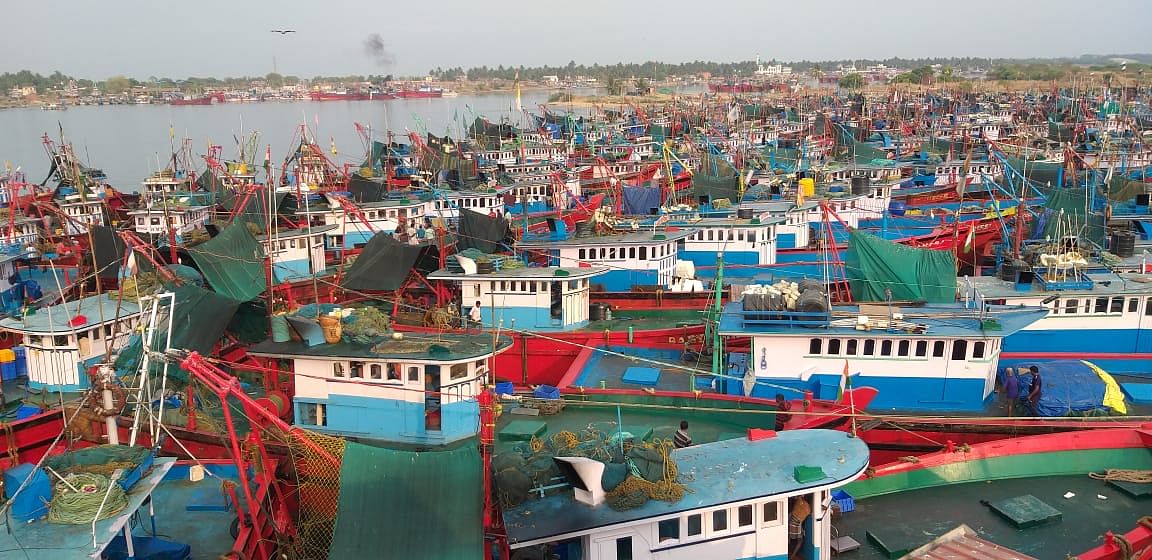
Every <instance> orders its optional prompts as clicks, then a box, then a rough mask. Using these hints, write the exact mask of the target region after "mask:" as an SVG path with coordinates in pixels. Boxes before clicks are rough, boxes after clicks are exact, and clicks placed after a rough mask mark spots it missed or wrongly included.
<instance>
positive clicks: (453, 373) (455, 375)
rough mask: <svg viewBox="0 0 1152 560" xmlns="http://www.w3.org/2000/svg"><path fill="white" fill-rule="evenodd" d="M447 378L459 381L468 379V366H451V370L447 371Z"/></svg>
mask: <svg viewBox="0 0 1152 560" xmlns="http://www.w3.org/2000/svg"><path fill="white" fill-rule="evenodd" d="M448 372H449V373H448V377H449V378H450V379H461V378H464V377H468V364H452V368H451V369H449V370H448Z"/></svg>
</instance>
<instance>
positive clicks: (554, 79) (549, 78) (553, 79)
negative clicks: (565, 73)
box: [540, 76, 560, 84]
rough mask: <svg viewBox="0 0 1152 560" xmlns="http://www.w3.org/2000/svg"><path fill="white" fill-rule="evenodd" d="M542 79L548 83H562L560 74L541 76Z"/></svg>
mask: <svg viewBox="0 0 1152 560" xmlns="http://www.w3.org/2000/svg"><path fill="white" fill-rule="evenodd" d="M540 81H541V82H544V83H546V84H558V83H560V76H541V77H540Z"/></svg>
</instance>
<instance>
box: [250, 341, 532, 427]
mask: <svg viewBox="0 0 1152 560" xmlns="http://www.w3.org/2000/svg"><path fill="white" fill-rule="evenodd" d="M308 321H310V322H311V323H310V326H309V323H308ZM290 322H291V324H292V325H293V327H294V328H297V329H298V330H299V331H301V335H302V337H303V338H304V339H305V340H309V339H312V337H313V336H315V335H316V334H317V333H318V332H319V326H318V325H316V322H315V321H314V320H294V321H290ZM310 330H315V331H316V332H310ZM319 337H320V338H319V340H320V342H321V344H317V345H313V346H305V343H302V342H295V341H289V342H273V341H271V340H266V341H264V342H260V343H257V344H255V345H253V346H251V347H250V348H249V349H248V353H249V354H250V355H252V356H256V357H260V358H269V359H273V360H275V361H276V363H277V364H278V366H279V367H280V368H281V369H282V370H286V372H287V373H289V374H290V375H292V377H293V381H294V383H295V394H294V396H293V410H294V417H295V424H296V425H297V426H301V427H303V428H307V429H309V430H315V431H317V432H321V433H326V434H332V435H338V436H351V437H363V438H370V439H379V440H384V441H390V442H402V443H412V444H446V443H451V442H454V441H459V440H462V439H465V438H469V437H474V436H475V435H476V433H477V431H478V427H479V422H478V418H479V413H480V408H479V405H478V404H477V402H476V395H478V394H479V393H480V391H481V390H483V387H484V385H485V384H487V383H490V382H491V379H490V378H491V375H490V373H489V362H490V359H491V358H492V357H493V356H494V355H495V354H499V353H500V352H503V351H504V350H506V349H508V347H509V346H510V345H511V341H510V340H509V339H507V338H501V339H499V340H498V341H497V342H496V343H495V346H496V348H495V351H494V350H493V340H492V335H491V334H488V333H485V334H476V335H461V334H440V335H438V336H437V337H433V338H428V339H426V338H424V337H419V336H416V335H414V336H413V338H412V339H411V340H409V339H408V338H406V337H404V336H403V335H399V336H395V337H389V338H384V339H381V340H378V341H376V342H374V343H371V344H360V343H353V342H342V343H339V344H326V343H322V342H323V335H322V334H320V335H319Z"/></svg>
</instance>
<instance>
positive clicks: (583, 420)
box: [496, 396, 774, 450]
mask: <svg viewBox="0 0 1152 560" xmlns="http://www.w3.org/2000/svg"><path fill="white" fill-rule="evenodd" d="M614 400H620V401H621V402H613V401H609V400H607V399H606V398H603V397H602V396H596V397H591V396H590V397H589V398H588V399H587V402H583V403H580V402H573V401H572V400H570V399H569V400H566V401H565V403H566V405H565V407H564V409H563V410H562V411H561V412H560V413H559V414H554V415H544V414H541V415H539V416H530V415H522V414H517V413H516V412H515V408H516V406H515V405H514V404H508V403H505V404H504V413H503V414H502V415H501V416H500V418H498V419H497V421H496V447H497V449H498V450H499V449H508V448H511V447H515V446H517V445H521V444H523V443H524V439H520V437H523V438H525V439H528V438H529V434H535V435H536V437H538V438H540V439H545V440H547V439H551V438H552V437H553V436H555V435H556V434H558V433H560V432H562V431H570V432H572V433H574V434H577V435H579V436H581V437H583V434H585V433H587V432H588V431H590V430H595V431H597V432H600V433H601V434H605V435H606V436H609V437H610V436H611V435H612V434H615V433H616V432H617V431H618V430H619V428H618V427H617V426H618V420H617V418H619V419H620V421H621V422H622V423H623V431H624V432H628V433H631V434H632V435H633V436H634V437H638V438H641V439H645V440H649V441H651V440H655V439H671V438H672V436H673V434H675V433H676V430H677V429H678V428H679V427H680V421H681V420H687V421H688V433H689V434H690V435H691V436H692V441H693V443H696V444H701V443H711V442H714V441H723V440H728V439H734V438H740V437H746V436H747V434H748V428H772V427H773V422H774V416H773V414H772V413H771V412H769V411H767V410H765V409H763V408H755V407H751V406H749V407H747V408H746V409H744V410H734V409H717V410H709V409H705V408H699V409H695V408H692V407H691V406H690V405H683V406H678V403H673V402H671V401H668V402H667V403H651V404H644V403H630V402H626V401H624V400H621V399H614ZM650 401H651V399H649V400H648V401H647V402H649V403H650ZM617 414H619V417H618V416H617ZM513 422H517V424H516V425H513V426H512V428H511V429H509V425H510V424H512V423H513ZM514 434H519V435H514Z"/></svg>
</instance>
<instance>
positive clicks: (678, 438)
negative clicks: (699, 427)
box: [672, 420, 692, 449]
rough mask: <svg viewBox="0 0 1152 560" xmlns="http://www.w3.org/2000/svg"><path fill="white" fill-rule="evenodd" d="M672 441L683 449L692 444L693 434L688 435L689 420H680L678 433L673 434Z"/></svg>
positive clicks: (678, 447) (677, 447)
mask: <svg viewBox="0 0 1152 560" xmlns="http://www.w3.org/2000/svg"><path fill="white" fill-rule="evenodd" d="M672 443H673V444H674V445H675V446H676V449H683V448H685V447H688V446H690V445H692V436H690V435H688V421H687V420H681V421H680V429H679V430H676V435H674V436H672Z"/></svg>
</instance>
